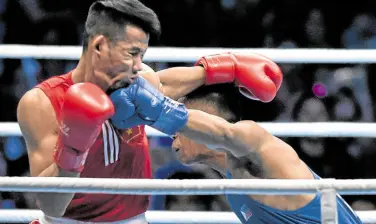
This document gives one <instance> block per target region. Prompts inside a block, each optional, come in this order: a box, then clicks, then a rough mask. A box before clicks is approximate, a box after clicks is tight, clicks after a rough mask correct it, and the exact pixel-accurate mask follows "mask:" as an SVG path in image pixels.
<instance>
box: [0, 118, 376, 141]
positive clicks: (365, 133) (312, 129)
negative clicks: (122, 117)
mask: <svg viewBox="0 0 376 224" xmlns="http://www.w3.org/2000/svg"><path fill="white" fill-rule="evenodd" d="M258 124H260V125H261V126H262V127H264V128H265V129H266V130H268V131H269V132H270V133H272V134H273V135H276V136H279V137H354V138H355V137H364V138H374V137H376V123H356V122H314V123H309V122H307V123H302V122H286V123H275V122H260V123H258ZM146 132H147V134H148V136H154V137H155V136H166V135H165V134H163V133H161V132H159V131H157V130H155V129H153V128H150V127H146ZM20 135H21V131H20V127H19V125H18V123H15V122H3V123H1V122H0V136H20Z"/></svg>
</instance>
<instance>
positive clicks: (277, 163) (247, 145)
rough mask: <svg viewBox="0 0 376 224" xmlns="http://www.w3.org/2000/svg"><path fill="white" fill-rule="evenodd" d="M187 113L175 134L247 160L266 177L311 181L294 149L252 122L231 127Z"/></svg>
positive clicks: (198, 113) (219, 120)
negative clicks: (183, 125) (182, 124)
mask: <svg viewBox="0 0 376 224" xmlns="http://www.w3.org/2000/svg"><path fill="white" fill-rule="evenodd" d="M188 111H189V115H188V122H187V124H186V126H185V127H184V128H183V129H181V130H180V131H179V134H182V135H184V136H185V137H187V138H190V139H192V140H194V141H196V142H198V143H201V144H205V145H207V146H208V147H209V148H211V149H214V150H218V151H225V152H229V153H231V154H232V155H233V156H235V157H237V158H239V159H240V158H242V159H243V158H245V159H247V157H248V159H249V160H250V161H254V162H256V163H258V164H261V166H263V168H264V170H265V171H266V173H265V175H266V178H287V179H306V178H307V179H312V173H311V172H310V170H309V169H308V167H307V166H306V165H305V163H304V162H302V161H301V160H300V159H299V157H298V155H297V154H296V152H295V151H294V149H293V148H291V147H290V146H289V145H288V144H287V143H285V142H283V141H282V140H280V139H278V138H277V137H275V136H273V135H271V134H270V133H269V132H267V131H266V130H265V129H264V128H263V127H261V126H260V125H258V124H257V123H256V122H253V121H240V122H237V123H234V124H231V123H229V122H227V121H226V120H224V119H222V118H220V117H217V116H214V115H210V114H207V113H205V112H202V111H198V110H188ZM255 160H258V161H255Z"/></svg>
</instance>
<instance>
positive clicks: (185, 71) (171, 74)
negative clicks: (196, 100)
mask: <svg viewBox="0 0 376 224" xmlns="http://www.w3.org/2000/svg"><path fill="white" fill-rule="evenodd" d="M157 75H158V76H159V79H160V80H161V84H162V92H163V94H164V95H165V96H167V97H169V98H171V99H173V100H177V99H179V98H181V97H183V96H185V95H187V94H189V93H190V92H192V91H193V90H195V89H197V88H198V87H200V86H202V85H204V84H205V77H206V73H205V70H204V68H203V67H201V66H194V67H175V68H169V69H165V70H162V71H159V72H157Z"/></svg>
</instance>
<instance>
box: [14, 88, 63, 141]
mask: <svg viewBox="0 0 376 224" xmlns="http://www.w3.org/2000/svg"><path fill="white" fill-rule="evenodd" d="M17 121H18V124H19V126H20V128H21V131H22V132H23V135H24V136H26V135H39V134H41V135H42V134H43V133H44V130H45V131H46V132H55V131H56V130H57V127H58V124H57V119H56V115H55V112H54V108H53V106H52V104H51V102H50V100H49V98H48V97H47V96H46V95H45V94H44V92H43V91H42V90H40V89H37V88H33V89H31V90H29V91H28V92H26V93H25V94H24V95H23V96H22V98H21V100H20V101H19V103H18V107H17ZM38 133H39V134H38ZM34 137H37V136H34Z"/></svg>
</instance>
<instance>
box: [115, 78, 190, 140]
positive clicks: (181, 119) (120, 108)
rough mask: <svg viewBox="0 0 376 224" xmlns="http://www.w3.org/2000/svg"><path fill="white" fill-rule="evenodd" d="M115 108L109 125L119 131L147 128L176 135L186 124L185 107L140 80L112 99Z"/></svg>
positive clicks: (143, 80)
mask: <svg viewBox="0 0 376 224" xmlns="http://www.w3.org/2000/svg"><path fill="white" fill-rule="evenodd" d="M110 97H111V100H112V102H113V104H114V105H115V111H116V112H115V115H114V116H113V117H112V118H111V121H112V124H113V125H114V126H115V127H117V128H119V129H126V128H130V127H133V126H136V125H149V126H151V127H153V128H155V129H157V130H159V131H161V132H163V133H165V134H169V135H172V134H175V132H177V131H178V130H179V129H180V128H182V127H184V126H185V124H186V123H187V119H188V112H187V109H186V107H185V106H184V105H183V104H181V103H179V102H176V101H174V100H171V99H170V98H168V97H165V96H163V95H162V93H160V92H159V91H158V90H157V89H156V88H154V87H153V86H152V85H151V84H150V83H149V82H147V81H146V80H145V79H144V78H143V77H138V78H137V79H136V80H135V81H134V82H133V83H132V84H131V85H129V86H128V87H127V88H122V89H119V90H116V91H115V92H113V93H112V94H111V95H110Z"/></svg>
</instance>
